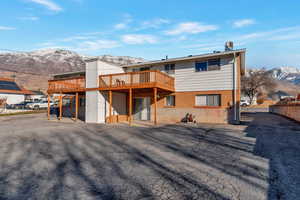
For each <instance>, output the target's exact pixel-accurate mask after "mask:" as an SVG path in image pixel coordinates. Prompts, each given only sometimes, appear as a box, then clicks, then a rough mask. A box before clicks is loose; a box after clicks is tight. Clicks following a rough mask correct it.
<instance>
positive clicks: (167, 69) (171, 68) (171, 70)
mask: <svg viewBox="0 0 300 200" xmlns="http://www.w3.org/2000/svg"><path fill="white" fill-rule="evenodd" d="M174 71H175V64H166V65H165V72H167V73H174Z"/></svg>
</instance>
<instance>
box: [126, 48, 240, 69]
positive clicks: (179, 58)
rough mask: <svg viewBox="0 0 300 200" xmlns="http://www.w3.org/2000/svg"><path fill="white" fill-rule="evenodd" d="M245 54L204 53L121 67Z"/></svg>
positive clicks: (231, 52)
mask: <svg viewBox="0 0 300 200" xmlns="http://www.w3.org/2000/svg"><path fill="white" fill-rule="evenodd" d="M245 52H246V49H237V50H231V51H223V52H213V53H206V54H200V55H189V56H186V57H178V58H170V59H162V60H154V61H147V62H140V63H135V64H129V65H123V67H140V66H145V65H153V64H163V63H170V62H178V61H188V60H195V59H200V58H209V57H217V56H224V55H230V54H234V53H245Z"/></svg>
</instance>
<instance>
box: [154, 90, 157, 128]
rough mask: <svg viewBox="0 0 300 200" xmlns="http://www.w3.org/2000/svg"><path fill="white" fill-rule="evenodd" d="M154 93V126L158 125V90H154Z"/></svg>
mask: <svg viewBox="0 0 300 200" xmlns="http://www.w3.org/2000/svg"><path fill="white" fill-rule="evenodd" d="M153 93H154V124H155V125H157V88H153Z"/></svg>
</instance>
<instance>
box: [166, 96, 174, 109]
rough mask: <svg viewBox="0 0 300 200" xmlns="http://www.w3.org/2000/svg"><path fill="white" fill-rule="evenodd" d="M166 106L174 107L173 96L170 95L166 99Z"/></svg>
mask: <svg viewBox="0 0 300 200" xmlns="http://www.w3.org/2000/svg"><path fill="white" fill-rule="evenodd" d="M166 106H172V107H173V106H175V96H174V95H170V96H167V97H166Z"/></svg>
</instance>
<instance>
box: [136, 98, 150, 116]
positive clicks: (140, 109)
mask: <svg viewBox="0 0 300 200" xmlns="http://www.w3.org/2000/svg"><path fill="white" fill-rule="evenodd" d="M150 101H151V99H150V97H145V98H134V101H133V104H134V111H133V113H134V116H133V118H134V119H135V120H150Z"/></svg>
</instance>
